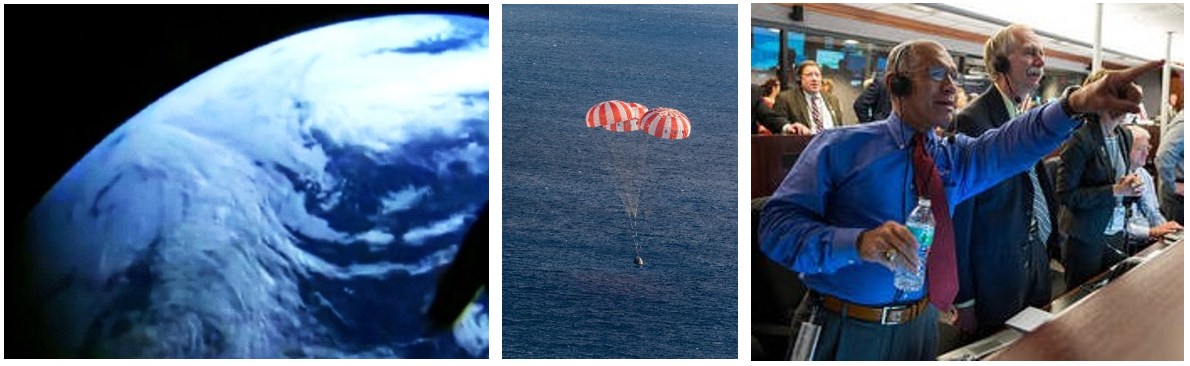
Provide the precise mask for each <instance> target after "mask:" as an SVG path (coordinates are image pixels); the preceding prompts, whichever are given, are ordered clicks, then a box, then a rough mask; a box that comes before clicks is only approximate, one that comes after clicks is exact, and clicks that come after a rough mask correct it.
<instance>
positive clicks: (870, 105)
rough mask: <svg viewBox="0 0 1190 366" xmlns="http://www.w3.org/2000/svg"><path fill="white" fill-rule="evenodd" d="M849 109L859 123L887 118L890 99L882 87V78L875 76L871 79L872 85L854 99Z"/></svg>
mask: <svg viewBox="0 0 1190 366" xmlns="http://www.w3.org/2000/svg"><path fill="white" fill-rule="evenodd" d="M851 108H852V109H855V116H856V117H858V118H859V123H865V122H872V121H879V120H882V119H885V118H888V114H889V113H892V99H891V98H890V97H889V95H888V89H887V88H885V87H884V77H883V76H882V75H877V76H876V78H875V79H872V85H868V88H867V89H864V93H863V94H861V95H860V96H859V98H855V103H853V104H852V105H851Z"/></svg>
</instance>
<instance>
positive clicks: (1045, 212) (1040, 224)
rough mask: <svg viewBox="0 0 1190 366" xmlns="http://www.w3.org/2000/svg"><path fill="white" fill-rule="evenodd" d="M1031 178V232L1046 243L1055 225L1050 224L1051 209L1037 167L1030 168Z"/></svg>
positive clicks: (1043, 243)
mask: <svg viewBox="0 0 1190 366" xmlns="http://www.w3.org/2000/svg"><path fill="white" fill-rule="evenodd" d="M1029 180H1030V181H1032V182H1033V220H1031V221H1030V224H1032V225H1033V227H1032V228H1031V229H1033V230H1029V232H1030V233H1035V234H1036V235H1037V237H1036V239H1037V242H1038V243H1041V244H1042V245H1045V243H1046V239H1049V237H1050V231H1051V230H1052V229H1053V227H1052V226H1050V225H1051V223H1050V209H1049V206H1047V205H1046V204H1045V192H1044V191H1042V190H1041V181H1040V180H1039V179H1038V178H1037V169H1034V168H1029Z"/></svg>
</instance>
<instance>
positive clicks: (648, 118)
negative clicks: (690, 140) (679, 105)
mask: <svg viewBox="0 0 1190 366" xmlns="http://www.w3.org/2000/svg"><path fill="white" fill-rule="evenodd" d="M640 120H641V122H640V128H641V129H642V130H644V131H645V133H647V134H650V135H653V136H657V137H660V138H663V139H669V140H679V139H684V138H687V137H689V136H690V119H689V118H686V115H685V114H682V112H678V111H677V110H675V109H669V108H664V107H659V108H654V109H653V110H651V111H648V112H647V113H645V115H644V116H642V117H641V119H640Z"/></svg>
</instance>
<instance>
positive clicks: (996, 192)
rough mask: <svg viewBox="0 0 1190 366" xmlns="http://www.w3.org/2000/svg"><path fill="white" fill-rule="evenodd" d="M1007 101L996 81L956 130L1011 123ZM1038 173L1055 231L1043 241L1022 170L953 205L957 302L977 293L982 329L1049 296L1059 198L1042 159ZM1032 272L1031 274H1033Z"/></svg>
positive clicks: (962, 117) (995, 325) (970, 107)
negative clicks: (1033, 227) (1038, 240)
mask: <svg viewBox="0 0 1190 366" xmlns="http://www.w3.org/2000/svg"><path fill="white" fill-rule="evenodd" d="M1008 116H1009V114H1008V106H1006V105H1004V99H1003V98H1002V97H1001V96H1000V92H999V91H998V90H997V89H996V87H995V86H991V87H989V88H988V90H987V91H985V92H984V93H983V95H980V96H979V97H977V98H975V100H973V101H972V102H971V103H970V104H969V105H967V107H966V108H964V109H963V110H962V111H961V112H959V114H958V116H957V117H956V119H955V124H954V126H953V127H954V129H955V130H956V131H957V132H958V133H962V134H965V135H968V136H972V137H978V136H980V135H982V134H983V133H985V132H987V131H988V130H991V129H993V128H999V127H1000V126H1001V125H1003V124H1004V123H1005V122H1008V120H1009V118H1008ZM1030 169H1034V171H1036V172H1037V175H1038V177H1037V178H1038V181H1039V183H1040V184H1041V190H1042V192H1041V194H1043V195H1044V196H1045V197H1046V203H1047V206H1048V208H1049V218H1050V223H1051V226H1052V230H1051V234H1050V236H1049V238H1048V239H1047V240H1046V243H1044V244H1045V245H1044V246H1043V245H1038V244H1032V243H1031V242H1030V240H1029V226H1030V225H1029V224H1030V222H1031V221H1032V212H1033V195H1034V194H1037V192H1034V190H1033V182H1032V181H1031V180H1030V179H1029V173H1028V172H1027V171H1026V172H1020V173H1019V174H1017V175H1014V176H1012V177H1010V178H1008V179H1005V180H1004V181H1002V182H1000V183H999V184H997V185H995V186H992V187H991V188H989V189H988V190H986V191H983V192H982V193H980V194H978V195H976V196H975V197H972V198H970V199H968V200H966V201H963V202H960V203H959V204H958V205H957V206H956V207H955V212H954V213H953V217H954V227H955V245H956V247H955V249H956V254H957V255H958V262H959V296H958V298H957V300H956V303H957V302H962V301H966V300H968V299H972V298H974V299H975V300H976V304H975V311H976V317H977V319H978V320H979V323H980V330H979V333H984V334H987V333H989V332H992V331H995V330H997V329H998V328H999V327H1000V326H1001V325H1002V324H1003V323H1004V322H1005V321H1006V320H1008V318H1010V317H1012V316H1013V315H1015V314H1016V313H1017V312H1019V311H1020V310H1023V309H1024V308H1025V307H1026V306H1029V305H1033V306H1043V305H1045V304H1047V303H1049V300H1050V287H1051V286H1050V281H1049V255H1048V251H1047V249H1048V246H1050V245H1053V246H1055V247H1056V246H1057V245H1059V244H1060V243H1061V235H1060V234H1059V232H1058V230H1057V226H1058V225H1057V222H1058V220H1057V215H1058V209H1059V207H1058V202H1057V199H1055V196H1054V187H1053V184H1052V180H1051V179H1050V178H1049V173H1048V172H1047V171H1046V170H1045V168H1044V165H1043V163H1042V162H1041V161H1038V162H1037V164H1036V165H1034V166H1033V167H1032V168H1030ZM1030 272H1032V273H1033V278H1030V277H1029V273H1030Z"/></svg>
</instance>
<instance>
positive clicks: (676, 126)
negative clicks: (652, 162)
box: [587, 100, 690, 264]
mask: <svg viewBox="0 0 1190 366" xmlns="http://www.w3.org/2000/svg"><path fill="white" fill-rule="evenodd" d="M587 127H603V128H604V129H606V130H608V131H613V132H632V131H644V132H645V133H647V134H650V135H653V136H655V137H660V138H663V139H668V140H679V139H684V138H687V137H689V136H690V119H688V118H686V115H685V114H682V112H678V111H677V110H673V109H670V108H656V109H653V110H649V109H648V108H646V107H645V106H643V105H640V104H637V103H629V102H623V101H619V100H611V101H606V102H602V103H599V104H596V105H595V106H594V107H591V109H590V110H588V111H587ZM603 140H604V142H605V144H604V146H605V147H606V148H607V151H606V152H605V153H602V156H603V157H605V158H606V160H605V161H606V162H607V164H608V165H610V168H611V169H609V173H610V174H609V175H608V176H609V178H610V179H611V181H612V185H614V186H615V188H616V195H617V196H619V197H620V199H621V201H622V202H623V203H624V212H625V213H627V216H628V224H629V226H630V227H631V228H632V233H633V235H632V237H633V242H634V243H635V244H636V257H637V260H638V261H639V260H640V242H639V241H638V240H639V239H640V237H639V236H638V235H637V230H638V229H644V225H645V222H644V220H645V219H646V218H647V216H648V214H647V212H648V211H647V210H644V209H643V206H644V202H642V195H643V193H644V191H645V187H647V186H649V185H648V184H647V182H645V180H646V177H647V176H648V171H647V170H648V169H647V166H648V164H647V162H646V158H647V157H648V154H647V151H648V146H649V140H652V137H648V136H640V135H636V134H631V133H629V134H607V135H604V139H603ZM637 264H640V263H639V262H637Z"/></svg>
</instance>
